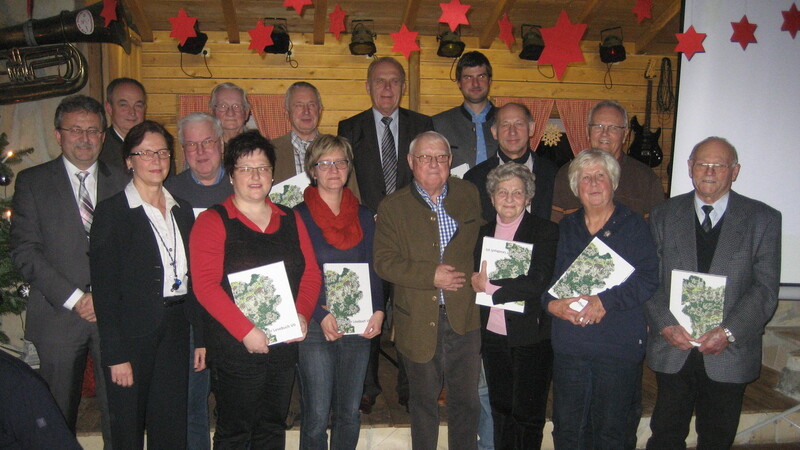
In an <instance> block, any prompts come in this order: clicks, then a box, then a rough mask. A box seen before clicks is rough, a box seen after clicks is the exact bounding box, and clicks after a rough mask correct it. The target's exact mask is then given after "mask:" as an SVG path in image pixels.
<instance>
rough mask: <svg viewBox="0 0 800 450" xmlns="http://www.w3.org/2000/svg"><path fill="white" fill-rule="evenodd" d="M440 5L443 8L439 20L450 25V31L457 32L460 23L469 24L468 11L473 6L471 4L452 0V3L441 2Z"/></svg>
mask: <svg viewBox="0 0 800 450" xmlns="http://www.w3.org/2000/svg"><path fill="white" fill-rule="evenodd" d="M439 7H440V8H442V16H441V17H439V22H441V23H446V24H448V25H450V31H452V32H455V31H456V28H458V26H459V25H469V20H467V11H469V9H470V8H471V6H470V5H462V4H461V2H460V1H458V0H451V1H450V3H439Z"/></svg>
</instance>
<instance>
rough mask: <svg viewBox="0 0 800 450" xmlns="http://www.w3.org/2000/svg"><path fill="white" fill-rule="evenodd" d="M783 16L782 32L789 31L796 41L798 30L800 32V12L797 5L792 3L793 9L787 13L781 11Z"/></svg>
mask: <svg viewBox="0 0 800 450" xmlns="http://www.w3.org/2000/svg"><path fill="white" fill-rule="evenodd" d="M781 14H783V26H781V31H788V32H789V33H791V34H792V39H794V38H795V36H797V30H800V11H797V5H796V4H794V3H792V7H791V8H789V10H787V11H781Z"/></svg>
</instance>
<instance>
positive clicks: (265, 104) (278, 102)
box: [178, 94, 290, 139]
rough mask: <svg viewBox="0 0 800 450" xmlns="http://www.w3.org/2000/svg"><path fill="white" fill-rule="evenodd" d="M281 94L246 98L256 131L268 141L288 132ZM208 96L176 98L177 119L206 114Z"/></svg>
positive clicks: (255, 95) (287, 121)
mask: <svg viewBox="0 0 800 450" xmlns="http://www.w3.org/2000/svg"><path fill="white" fill-rule="evenodd" d="M283 98H284V95H283V94H252V95H248V96H247V100H248V101H250V111H251V112H252V113H253V117H252V118H253V120H254V121H255V123H256V126H257V127H258V131H259V132H260V133H261V134H262V135H264V137H266V138H269V139H274V138H276V137H278V136H283V135H284V134H286V133H288V132H289V129H290V125H289V116H287V115H286V111H285V110H284V109H283ZM209 101H211V95H209V94H191V95H179V96H178V117H184V116H186V115H187V114H191V113H194V112H208V102H209Z"/></svg>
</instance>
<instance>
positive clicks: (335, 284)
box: [325, 268, 364, 334]
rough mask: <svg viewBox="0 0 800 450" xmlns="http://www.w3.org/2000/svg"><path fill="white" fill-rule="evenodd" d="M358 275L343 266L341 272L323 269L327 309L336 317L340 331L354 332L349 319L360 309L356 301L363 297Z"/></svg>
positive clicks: (354, 329)
mask: <svg viewBox="0 0 800 450" xmlns="http://www.w3.org/2000/svg"><path fill="white" fill-rule="evenodd" d="M360 286H361V285H360V284H359V282H358V275H357V274H356V273H355V272H353V271H352V270H350V269H348V268H345V269H344V270H343V271H342V272H341V273H337V272H335V271H333V270H326V271H325V287H326V289H327V296H328V311H330V313H331V314H333V316H334V317H336V324H337V325H338V327H339V332H340V333H345V334H347V333H355V332H356V328H355V326H354V325H353V323H352V322H351V321H350V319H351V318H352V317H353V316H355V315H356V314H358V313H359V312H360V311H361V308H360V307H359V306H358V302H359V301H360V300H361V299H362V298H363V297H364V293H363V292H361V290H360V289H359V287H360Z"/></svg>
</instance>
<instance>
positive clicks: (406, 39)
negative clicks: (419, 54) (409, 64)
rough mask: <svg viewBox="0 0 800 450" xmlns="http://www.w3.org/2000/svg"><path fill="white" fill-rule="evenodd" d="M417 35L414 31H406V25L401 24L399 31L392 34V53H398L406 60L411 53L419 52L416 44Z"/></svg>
mask: <svg viewBox="0 0 800 450" xmlns="http://www.w3.org/2000/svg"><path fill="white" fill-rule="evenodd" d="M418 34H419V33H417V32H416V31H408V28H406V24H403V26H402V27H400V31H398V32H397V33H392V40H393V41H394V46H393V47H392V51H393V52H400V53H402V54H403V56H405V57H406V59H408V58H409V57H410V56H411V52H414V51H419V44H417V35H418Z"/></svg>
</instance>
